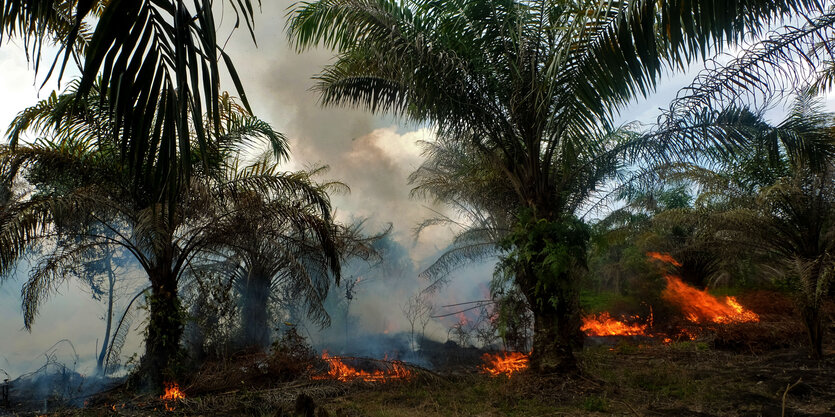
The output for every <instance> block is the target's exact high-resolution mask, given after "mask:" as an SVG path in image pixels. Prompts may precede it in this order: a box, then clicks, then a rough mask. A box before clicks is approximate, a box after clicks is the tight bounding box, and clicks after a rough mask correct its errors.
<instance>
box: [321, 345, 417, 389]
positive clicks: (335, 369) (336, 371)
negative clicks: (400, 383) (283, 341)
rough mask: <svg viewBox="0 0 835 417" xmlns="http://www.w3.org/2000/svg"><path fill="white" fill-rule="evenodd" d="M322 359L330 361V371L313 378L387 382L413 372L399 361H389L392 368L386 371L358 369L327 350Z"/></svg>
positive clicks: (407, 377)
mask: <svg viewBox="0 0 835 417" xmlns="http://www.w3.org/2000/svg"><path fill="white" fill-rule="evenodd" d="M322 359H323V360H324V361H325V362H327V363H328V368H329V370H328V373H327V374H325V375H315V376H313V377H312V378H313V379H316V380H322V379H335V380H337V381H342V382H348V381H355V380H358V379H360V380H363V381H365V382H387V381H391V380H398V379H399V380H403V379H409V378H411V377H412V372H411V371H409V370H408V369H406V367H405V366H403V364H401V363H400V362H397V361H393V362H388V363H389V364H390V365H391V368H390V369H387V370H385V371H383V370H379V369H378V370H376V371H374V372H368V371H364V370H357V369H355V368H353V367H351V366H348V365H347V364H345V362H342V359H341V358H339V357H338V356H330V355H328V352H327V351H323V352H322Z"/></svg>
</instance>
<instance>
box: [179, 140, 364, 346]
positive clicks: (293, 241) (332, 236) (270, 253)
mask: <svg viewBox="0 0 835 417" xmlns="http://www.w3.org/2000/svg"><path fill="white" fill-rule="evenodd" d="M278 168H279V165H278V164H277V163H276V161H275V160H274V159H273V158H272V157H271V156H270V155H264V156H263V157H262V158H261V159H259V160H257V161H256V162H255V163H253V164H251V165H248V166H243V167H241V166H240V163H239V162H238V161H237V160H235V161H233V163H231V164H230V165H229V167H228V169H227V174H226V178H244V177H247V176H252V175H258V176H277V175H288V176H293V177H294V178H295V180H296V181H298V182H300V183H307V184H308V186H309V188H310V189H311V190H315V191H316V192H318V193H319V194H320V195H321V197H322V198H323V199H327V198H328V197H327V196H328V192H329V191H330V192H333V191H338V190H340V189H346V187H345V186H344V185H343V184H341V183H333V182H325V183H321V184H317V183H316V182H314V180H313V177H314V176H315V175H317V174H319V173H321V172H323V171H324V170H325V169H326V167H322V168H318V169H314V170H313V171H310V172H306V171H301V172H296V173H291V174H290V173H287V174H282V173H280V171H278ZM302 197H304V196H303V195H300V194H299V193H298V192H296V190H294V189H291V188H288V189H285V190H282V192H271V193H263V192H252V191H249V192H248V191H247V190H241V192H234V193H228V194H226V195H224V196H223V199H222V200H221V201H219V203H221V206H220V207H219V210H220V211H222V212H224V213H227V215H225V216H223V217H222V218H221V219H220V221H218V222H217V223H215V224H214V225H213V226H212V227H211V229H208V230H206V232H205V233H206V239H207V240H208V241H210V242H211V243H210V244H209V245H210V246H211V247H212V250H211V252H207V256H206V257H204V258H205V259H204V260H203V262H202V263H200V262H198V264H197V265H196V266H195V268H196V270H197V271H198V272H214V273H216V274H220V275H223V276H226V277H229V279H230V281H231V286H232V289H233V290H234V292H235V293H236V294H237V295H238V305H239V310H240V313H241V314H240V316H241V317H240V318H241V322H240V332H241V334H240V336H239V340H238V343H239V345H240V346H241V347H243V348H249V349H256V350H261V349H265V348H267V347H268V346H269V344H270V334H271V330H272V326H270V320H269V319H270V316H271V315H270V310H271V308H272V307H274V306H278V307H281V306H282V304H283V303H286V302H293V303H295V304H296V307H300V308H304V309H305V310H306V312H307V317H308V318H309V319H311V320H312V321H313V322H315V323H318V324H320V325H322V326H327V325H328V324H329V323H330V317H329V315H328V312H327V311H326V310H325V307H324V301H325V298H326V297H327V294H328V290H329V288H330V282H331V281H332V280H334V281H335V282H336V284H339V277H340V275H339V273H334V270H333V268H334V267H336V265H339V263H337V264H336V265H334V264H333V262H334V260H336V259H337V258H338V259H342V260H344V259H345V258H348V257H360V258H363V259H370V258H372V257H374V256H375V255H376V253H375V251H374V250H373V249H372V248H371V247H370V242H371V241H373V240H374V239H375V237H371V238H368V237H362V236H361V233H360V230H359V229H358V228H349V227H345V226H342V225H340V224H336V223H333V222H332V220H331V219H330V215H329V214H328V213H326V212H325V213H323V212H322V210H321V206H320V205H319V204H318V202H317V201H310V200H308V199H305V198H302ZM279 294H281V295H282V296H285V297H289V298H290V300H284V299H281V297H279Z"/></svg>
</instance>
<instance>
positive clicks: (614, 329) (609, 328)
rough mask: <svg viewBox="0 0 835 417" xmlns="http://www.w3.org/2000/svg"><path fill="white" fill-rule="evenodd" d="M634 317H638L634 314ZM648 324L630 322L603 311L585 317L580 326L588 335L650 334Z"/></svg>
mask: <svg viewBox="0 0 835 417" xmlns="http://www.w3.org/2000/svg"><path fill="white" fill-rule="evenodd" d="M632 319H633V320H634V319H638V317H637V316H633V317H632ZM648 328H649V325H648V324H629V323H627V322H625V321H623V320H616V319H614V318H612V316H610V315H609V313H608V312H605V311H604V312H603V313H600V314H598V315H591V316H586V317H583V326H582V327H581V328H580V330H582V331H583V332H584V333H585V334H586V336H648V335H649V329H648Z"/></svg>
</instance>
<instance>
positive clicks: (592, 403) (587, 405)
mask: <svg viewBox="0 0 835 417" xmlns="http://www.w3.org/2000/svg"><path fill="white" fill-rule="evenodd" d="M582 407H583V410H585V411H589V412H594V411H598V412H601V413H605V412H607V411H609V401H608V400H606V396H605V395H603V396H600V395H589V396H588V397H586V398H585V399H584V400H583V405H582Z"/></svg>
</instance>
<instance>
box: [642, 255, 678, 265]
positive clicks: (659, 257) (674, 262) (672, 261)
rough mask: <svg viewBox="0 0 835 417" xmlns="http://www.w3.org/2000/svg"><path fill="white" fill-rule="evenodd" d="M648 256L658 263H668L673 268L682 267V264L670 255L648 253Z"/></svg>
mask: <svg viewBox="0 0 835 417" xmlns="http://www.w3.org/2000/svg"><path fill="white" fill-rule="evenodd" d="M647 256H649V257H650V258H652V259H655V260H657V261H661V262H664V263H668V264H670V265H673V266H678V267H680V266H681V262H679V261H677V260H676V259H675V258H673V257H672V256H670V254H669V253H660V252H647Z"/></svg>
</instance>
